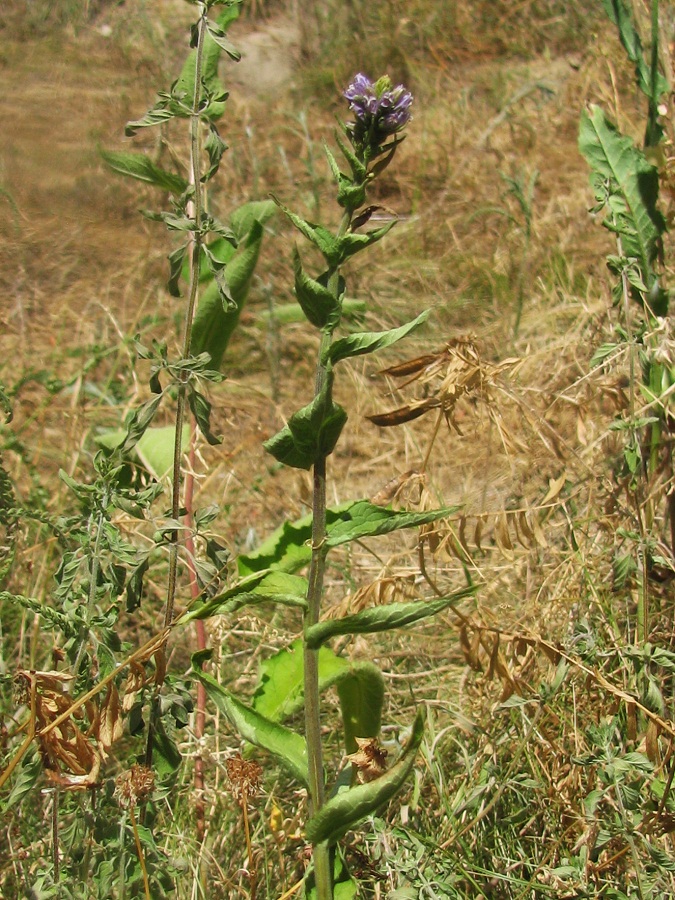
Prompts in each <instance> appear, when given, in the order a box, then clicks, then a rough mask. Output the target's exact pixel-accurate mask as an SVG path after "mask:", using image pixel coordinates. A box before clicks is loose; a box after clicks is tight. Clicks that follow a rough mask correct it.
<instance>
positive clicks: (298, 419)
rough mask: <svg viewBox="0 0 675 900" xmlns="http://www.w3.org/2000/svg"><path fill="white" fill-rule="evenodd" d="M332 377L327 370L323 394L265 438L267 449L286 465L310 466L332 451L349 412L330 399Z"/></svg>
mask: <svg viewBox="0 0 675 900" xmlns="http://www.w3.org/2000/svg"><path fill="white" fill-rule="evenodd" d="M331 380H332V374H331V373H328V375H327V377H326V380H325V383H324V386H323V390H322V391H321V393H320V394H317V396H316V397H315V398H314V399H313V400H312V402H311V403H309V404H308V405H307V406H305V407H303V408H302V409H300V410H298V412H296V413H294V414H293V415H292V416H291V418H290V419H289V420H288V425H286V426H285V427H284V428H282V429H281V431H279V432H278V433H277V434H275V435H274V436H273V437H271V438H270V439H269V440H267V441H264V443H263V447H264V448H265V450H267V452H268V453H271V454H272V456H273V457H274V458H275V459H276V460H278V461H279V462H281V463H283V464H284V465H286V466H292V467H293V468H295V469H311V467H312V466H313V465H314V463H315V462H316V461H317V459H319V457H321V456H329V455H330V454H331V453H332V452H333V450H334V448H335V445H336V444H337V442H338V438H339V437H340V434H341V433H342V429H343V428H344V426H345V422H346V421H347V413H346V411H345V410H344V409H343V408H342V407H341V406H340V405H339V404H338V403H335V402H334V401H333V400H332V398H331V394H330V384H331Z"/></svg>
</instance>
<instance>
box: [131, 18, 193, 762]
mask: <svg viewBox="0 0 675 900" xmlns="http://www.w3.org/2000/svg"><path fill="white" fill-rule="evenodd" d="M206 19H207V11H206V9H204V10H203V11H202V15H201V17H200V19H199V24H198V26H197V29H198V31H197V53H196V60H195V90H194V95H193V98H192V115H191V117H190V171H191V179H190V180H191V182H192V185H193V187H194V199H193V204H192V205H193V213H194V222H195V230H194V232H193V237H192V252H191V253H190V259H189V263H190V287H189V290H188V303H187V310H186V313H185V328H184V333H183V359H187V358H188V357H189V356H190V349H191V346H192V321H193V318H194V312H195V307H196V305H197V293H198V290H199V259H200V255H201V247H202V236H201V232H200V227H201V221H202V193H201V192H202V184H201V159H200V157H201V138H200V115H199V105H200V100H201V90H202V59H203V56H204V39H205V36H206ZM188 379H189V375H188V373H187V372H182V373H181V376H180V383H179V385H178V398H177V401H176V419H175V424H176V431H175V436H174V447H173V469H172V475H171V482H172V491H171V515H172V517H173V519H174V520H177V519H179V518H180V510H181V503H180V493H181V481H182V478H181V458H182V453H183V446H182V438H183V420H184V419H185V402H186V399H187V385H188ZM178 551H179V533H178V531H173V532H172V533H171V548H170V552H169V575H168V581H167V593H166V606H165V608H164V627H165V628H168V627H169V626H170V625H171V623H172V622H173V616H174V606H175V601H176V584H177V576H178ZM160 690H161V684H159V685H158V686H157V692H156V695H155V699H154V702H153V704H152V711H151V714H150V722H149V724H148V742H147V745H146V748H145V765H146V766H148V768H151V767H152V755H153V745H154V739H155V731H156V729H157V723H158V722H159V718H160V708H159V691H160Z"/></svg>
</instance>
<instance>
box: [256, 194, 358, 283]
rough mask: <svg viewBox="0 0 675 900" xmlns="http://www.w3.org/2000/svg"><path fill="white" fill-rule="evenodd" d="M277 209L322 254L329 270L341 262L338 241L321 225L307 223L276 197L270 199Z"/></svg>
mask: <svg viewBox="0 0 675 900" xmlns="http://www.w3.org/2000/svg"><path fill="white" fill-rule="evenodd" d="M272 199H273V200H274V202H275V203H276V204H277V206H278V207H279V209H280V210H281V211H282V212H283V213H284V214H285V215H286V216H287V217H288V218H289V219H290V221H291V222H292V223H293V224H294V225H295V227H296V228H297V229H298V231H299V232H300V233H301V234H304V236H305V237H306V238H307V239H308V240H310V241H311V242H312V243H313V244H314V246H315V247H316V248H317V249H318V250H319V251H320V252H321V253H322V254H323V256H324V259H325V260H326V262H327V263H328V265H329V266H330V268H331V269H336V268H337V267H338V266H339V265H340V263H341V262H342V261H343V259H344V257H343V256H342V251H341V246H340V242H339V241H338V239H337V238H336V237H335V236H334V235H333V234H331V232H330V231H328V229H327V228H324V227H323V226H322V225H316V224H314V223H313V222H307V221H305V219H303V218H301V217H300V216H298V215H296V214H295V213H294V212H292V211H291V210H290V209H288V207H287V206H284V205H283V203H281V202H280V201H279V200H277V198H276V197H274V196H273V197H272Z"/></svg>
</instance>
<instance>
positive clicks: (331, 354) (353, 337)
mask: <svg viewBox="0 0 675 900" xmlns="http://www.w3.org/2000/svg"><path fill="white" fill-rule="evenodd" d="M429 313H430V310H428V309H427V310H425V311H424V312H422V313H420V314H419V316H417V318H416V319H413V321H412V322H408V323H407V324H406V325H401V326H400V327H399V328H392V329H390V330H389V331H372V332H364V333H361V334H350V335H349V336H348V337H344V338H340V339H339V340H337V341H334V342H333V343H332V344H331V346H330V348H329V350H328V359H330V361H331V362H332V363H337V362H339V361H340V360H342V359H348V358H350V357H352V356H361V355H363V354H365V353H374V352H375V351H376V350H382V349H383V348H384V347H391V345H392V344H395V343H396V342H397V341H400V340H401V338H404V337H405V336H406V335H408V334H410V332H411V331H414V330H415V329H416V328H419V327H420V325H422V324H423V323H424V322H426V320H427V319H428V318H429Z"/></svg>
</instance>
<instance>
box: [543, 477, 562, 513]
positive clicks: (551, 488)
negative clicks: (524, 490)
mask: <svg viewBox="0 0 675 900" xmlns="http://www.w3.org/2000/svg"><path fill="white" fill-rule="evenodd" d="M566 481H567V470H565V469H563V472H562V475H559V476H558V478H549V481H548V491H547V492H546V496H545V497H544V499H543V500H542V501H541V505H542V506H546V504H547V503H550V502H551V500H555V498H556V497H557V496H558V494H559V493H560V491H561V490H562V489H563V488H564V487H565V482H566Z"/></svg>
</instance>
